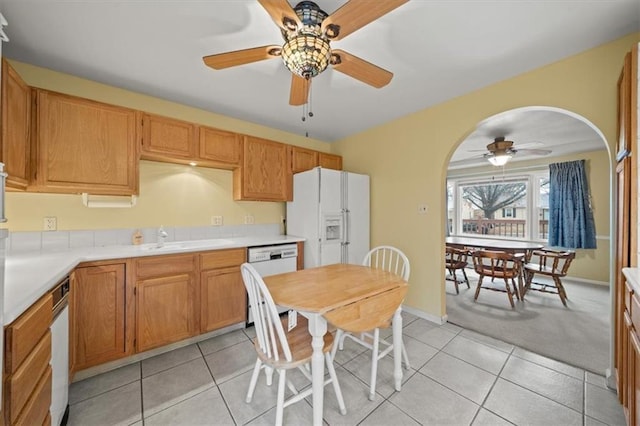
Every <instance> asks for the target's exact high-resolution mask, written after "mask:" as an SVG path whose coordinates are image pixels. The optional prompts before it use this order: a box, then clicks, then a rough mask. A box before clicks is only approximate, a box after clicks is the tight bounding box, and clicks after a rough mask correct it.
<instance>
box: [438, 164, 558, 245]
mask: <svg viewBox="0 0 640 426" xmlns="http://www.w3.org/2000/svg"><path fill="white" fill-rule="evenodd" d="M548 194H549V176H548V172H547V171H546V170H544V171H537V172H533V173H529V174H522V173H519V174H517V175H515V174H514V175H512V176H509V175H504V176H501V177H500V179H498V178H495V177H493V176H492V177H476V178H468V177H466V178H465V177H461V178H455V179H453V178H450V179H449V180H448V181H447V222H448V224H449V235H485V236H488V237H491V238H509V239H525V240H536V241H544V240H546V239H547V237H548V223H549V222H548V219H549V195H548Z"/></svg>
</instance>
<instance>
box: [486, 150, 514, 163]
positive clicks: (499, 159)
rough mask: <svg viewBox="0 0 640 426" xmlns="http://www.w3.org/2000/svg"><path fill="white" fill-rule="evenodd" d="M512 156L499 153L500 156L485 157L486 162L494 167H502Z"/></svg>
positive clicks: (489, 155)
mask: <svg viewBox="0 0 640 426" xmlns="http://www.w3.org/2000/svg"><path fill="white" fill-rule="evenodd" d="M511 157H512V154H510V153H500V154H497V155H496V154H488V155H487V156H486V158H487V160H489V162H490V163H491V164H493V165H494V166H504V165H505V164H507V163H508V162H509V160H511Z"/></svg>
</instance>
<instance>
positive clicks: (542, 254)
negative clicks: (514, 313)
mask: <svg viewBox="0 0 640 426" xmlns="http://www.w3.org/2000/svg"><path fill="white" fill-rule="evenodd" d="M575 257H576V253H575V252H574V251H572V250H554V249H549V248H544V249H541V250H535V251H534V252H533V254H532V256H531V260H530V261H529V262H528V263H526V264H525V266H524V271H525V279H526V284H525V287H524V293H525V294H526V293H527V291H529V290H536V291H540V292H543V293H554V294H557V295H559V296H560V300H561V301H562V304H563V305H564V306H567V292H566V291H565V289H564V286H563V285H562V280H561V278H563V277H565V276H566V275H567V272H568V271H569V266H571V262H572V261H573V259H575ZM535 275H543V276H546V277H550V278H551V279H552V280H553V283H542V282H534V281H533V278H534V276H535Z"/></svg>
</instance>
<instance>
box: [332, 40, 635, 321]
mask: <svg viewBox="0 0 640 426" xmlns="http://www.w3.org/2000/svg"><path fill="white" fill-rule="evenodd" d="M639 40H640V34H639V33H635V34H631V35H629V36H626V37H623V38H621V39H619V40H616V41H614V42H612V43H609V44H606V45H603V46H600V47H598V48H595V49H592V50H589V51H587V52H584V53H582V54H579V55H576V56H573V57H570V58H567V59H565V60H562V61H559V62H556V63H554V64H551V65H548V66H545V67H542V68H539V69H537V70H534V71H531V72H528V73H525V74H522V75H520V76H517V77H514V78H512V79H509V80H505V81H502V82H500V83H497V84H494V85H492V86H488V87H486V88H483V89H481V90H478V91H476V92H472V93H469V94H467V95H464V96H461V97H459V98H456V99H453V100H451V101H448V102H445V103H442V104H440V105H437V106H435V107H432V108H428V109H425V110H422V111H419V112H416V113H414V114H411V115H408V116H405V117H402V118H400V119H398V120H395V121H393V122H391V123H388V124H385V125H382V126H379V127H376V128H372V129H369V130H367V131H365V132H362V133H360V134H357V135H354V136H351V137H349V138H346V139H344V140H341V141H339V142H336V143H335V145H336V146H335V149H336V151H335V152H337V153H338V154H341V155H342V156H343V158H344V166H345V168H346V169H348V170H352V171H355V172H362V173H368V174H370V175H371V188H372V193H371V211H372V218H371V224H372V225H371V243H372V245H377V244H383V243H384V244H393V245H397V246H398V247H400V248H401V249H402V250H403V251H405V253H406V254H407V256H408V257H409V259H410V260H411V280H410V284H411V286H410V289H409V294H408V296H407V299H406V301H405V303H406V304H407V305H409V306H411V307H414V308H416V309H419V310H422V311H425V312H427V313H429V314H431V315H435V316H444V315H445V314H446V309H445V300H446V299H445V290H444V285H445V284H444V283H445V281H444V268H443V266H442V265H443V263H444V259H443V252H444V250H443V247H444V235H445V227H444V223H445V217H444V213H445V205H446V197H445V190H444V188H445V181H446V175H447V164H448V162H449V158H450V157H451V154H452V153H453V151H455V149H456V146H457V145H458V144H459V143H460V142H461V141H462V140H463V139H464V138H465V136H467V135H468V134H469V133H470V132H471V131H473V129H474V128H475V126H476V125H477V124H478V123H479V122H480V121H482V120H483V119H485V118H487V117H490V116H493V115H495V114H498V113H500V112H503V111H507V110H510V109H514V108H520V107H525V106H532V105H537V106H551V107H557V108H562V109H566V110H568V111H572V112H574V113H577V114H579V115H581V116H583V117H585V118H586V119H587V120H589V121H591V122H592V123H593V124H595V125H596V126H597V127H598V128H599V129H600V131H602V133H603V134H604V136H605V138H606V140H607V143H608V144H609V145H610V146H611V145H613V144H615V138H616V109H617V103H616V82H617V79H618V75H619V73H620V69H621V66H622V60H623V57H624V54H625V53H626V52H627V51H629V50H630V49H631V48H632V47H633V46H634V44H635V43H637V42H638V41H639ZM496 66H499V64H496ZM387 107H389V108H392V107H393V105H388V106H387ZM390 142H393V144H391V143H390ZM602 179H603V180H606V181H609V179H610V176H609V175H608V176H602ZM421 203H424V204H427V206H428V213H427V214H426V215H419V214H418V212H417V206H418V204H421Z"/></svg>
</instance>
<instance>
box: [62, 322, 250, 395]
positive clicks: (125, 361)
mask: <svg viewBox="0 0 640 426" xmlns="http://www.w3.org/2000/svg"><path fill="white" fill-rule="evenodd" d="M244 328H246V324H245V323H244V322H241V323H238V324H233V325H230V326H227V327H224V328H221V329H218V330H214V331H210V332H208V333H204V334H200V335H198V336H194V337H190V338H188V339H185V340H181V341H179V342H176V343H171V344H169V345H166V346H162V347H159V348H156V349H151V350H148V351H146V352H141V353H137V354H134V355H131V356H128V357H126V358H121V359H117V360H115V361H110V362H106V363H104V364H100V365H96V366H95V367H89V368H87V369H84V370H80V371H77V372H76V373H75V374H74V376H73V380H72V383H75V382H78V381H80V380H84V379H88V378H89V377H93V376H97V375H98V374H102V373H106V372H108V371H111V370H115V369H116V368H120V367H124V366H125V365H129V364H133V363H134V362H138V361H142V360H145V359H147V358H151V357H153V356H156V355H160V354H163V353H165V352H169V351H172V350H174V349H178V348H182V347H184V346H188V345H192V344H194V343H198V342H201V341H203V340H207V339H210V338H212V337H215V336H219V335H221V334H225V333H229V332H230V331H234V330H240V329H244Z"/></svg>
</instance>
